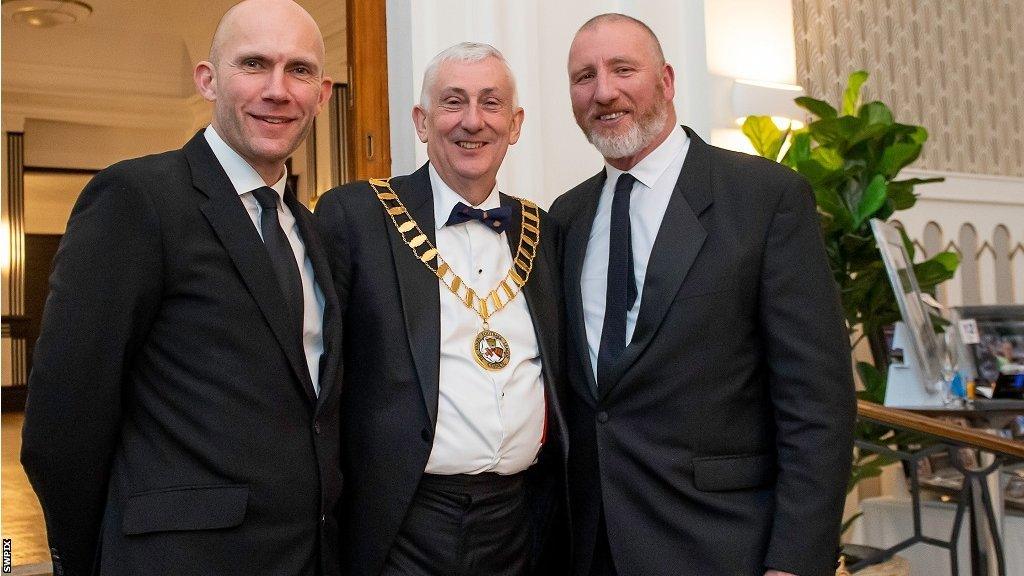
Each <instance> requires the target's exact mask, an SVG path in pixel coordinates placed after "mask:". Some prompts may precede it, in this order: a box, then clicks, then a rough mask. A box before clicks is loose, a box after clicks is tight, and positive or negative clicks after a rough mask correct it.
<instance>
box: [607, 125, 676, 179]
mask: <svg viewBox="0 0 1024 576" xmlns="http://www.w3.org/2000/svg"><path fill="white" fill-rule="evenodd" d="M689 142H690V137H689V136H687V135H686V132H685V131H684V130H683V127H682V126H676V127H675V129H673V130H672V131H671V132H669V133H668V137H667V138H665V141H664V142H662V143H661V144H659V145H658V147H657V148H655V149H654V150H651V153H650V154H648V155H647V156H645V157H644V159H643V160H641V161H639V162H637V164H636V166H633V167H632V168H630V169H629V170H628V172H629V173H630V174H632V175H633V177H634V178H636V179H637V180H639V181H640V183H641V184H643V185H644V186H646V187H648V188H654V183H655V182H657V181H658V179H659V178H661V175H662V174H664V173H665V170H667V169H668V167H669V165H670V164H672V160H673V159H674V158H675V157H676V155H677V154H679V153H680V151H681V150H683V149H684V148H685V147H686V145H687V144H689ZM604 167H605V170H606V171H607V174H608V179H609V180H612V181H615V180H618V178H619V175H620V174H622V173H623V172H627V170H619V169H618V168H616V167H615V166H612V165H611V164H608V163H607V162H605V165H604Z"/></svg>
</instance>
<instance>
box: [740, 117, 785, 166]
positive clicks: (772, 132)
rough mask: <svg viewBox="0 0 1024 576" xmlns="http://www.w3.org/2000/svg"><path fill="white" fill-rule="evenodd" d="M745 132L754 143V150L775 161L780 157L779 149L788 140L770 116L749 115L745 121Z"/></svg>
mask: <svg viewBox="0 0 1024 576" xmlns="http://www.w3.org/2000/svg"><path fill="white" fill-rule="evenodd" d="M743 134H744V135H745V136H746V137H747V139H748V140H750V143H751V144H753V146H754V151H756V152H757V153H758V154H759V155H760V156H763V157H764V158H767V159H769V160H773V161H774V160H776V159H777V158H778V157H779V150H781V149H782V144H783V142H785V140H786V135H785V134H783V133H782V130H779V127H778V126H776V125H775V122H773V121H772V119H771V117H770V116H747V119H746V120H744V121H743Z"/></svg>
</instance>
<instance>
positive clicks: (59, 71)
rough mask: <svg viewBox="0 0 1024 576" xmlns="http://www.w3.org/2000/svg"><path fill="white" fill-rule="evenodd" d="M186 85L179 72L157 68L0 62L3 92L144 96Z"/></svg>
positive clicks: (180, 92) (175, 93) (179, 90)
mask: <svg viewBox="0 0 1024 576" xmlns="http://www.w3.org/2000/svg"><path fill="white" fill-rule="evenodd" d="M185 88H186V86H185V85H184V83H183V80H182V78H181V76H180V75H179V74H176V73H174V74H168V73H166V71H165V72H163V73H161V72H158V71H152V72H150V71H146V72H141V71H124V70H113V69H109V68H83V67H80V66H59V65H58V66H55V65H53V64H45V65H43V64H29V63H25V62H4V67H3V90H4V92H5V93H6V92H8V91H13V92H22V93H26V94H61V95H65V96H74V97H79V96H81V95H83V94H86V95H89V94H91V95H96V96H100V95H103V96H108V95H110V94H111V93H112V92H114V91H116V92H118V93H123V94H129V95H135V96H147V97H152V96H156V97H161V96H162V97H171V98H182V97H183V96H185Z"/></svg>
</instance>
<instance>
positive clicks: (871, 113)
mask: <svg viewBox="0 0 1024 576" xmlns="http://www.w3.org/2000/svg"><path fill="white" fill-rule="evenodd" d="M857 116H859V117H860V118H863V119H864V120H866V121H867V123H868V124H869V125H870V124H883V125H885V126H892V124H893V119H892V111H891V110H889V107H888V106H886V105H885V104H883V103H881V102H878V101H875V102H868V103H867V104H865V105H863V106H861V107H860V110H858V111H857Z"/></svg>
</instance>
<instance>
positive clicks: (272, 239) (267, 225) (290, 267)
mask: <svg viewBox="0 0 1024 576" xmlns="http://www.w3.org/2000/svg"><path fill="white" fill-rule="evenodd" d="M252 193H253V196H255V197H256V201H257V202H259V203H260V207H261V208H262V210H261V211H260V212H261V214H260V232H262V235H263V244H264V245H265V246H266V247H267V252H268V253H269V254H270V264H271V265H272V266H273V268H274V275H275V276H277V282H278V283H279V284H280V285H281V293H282V294H284V299H285V302H287V303H288V308H289V317H290V318H292V321H293V322H294V323H295V327H296V328H297V329H298V333H299V334H300V335H301V334H302V328H303V326H302V320H303V316H304V312H305V305H304V302H303V298H302V276H301V275H300V274H299V266H298V264H297V263H296V262H295V252H292V245H291V244H290V243H289V242H288V237H287V236H286V235H285V233H284V230H282V229H281V223H280V221H278V219H277V202H278V200H279V199H280V196H279V195H278V194H277V191H275V190H274V189H273V188H270V187H269V186H262V187H260V188H257V189H255V190H253V191H252Z"/></svg>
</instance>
